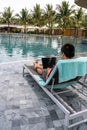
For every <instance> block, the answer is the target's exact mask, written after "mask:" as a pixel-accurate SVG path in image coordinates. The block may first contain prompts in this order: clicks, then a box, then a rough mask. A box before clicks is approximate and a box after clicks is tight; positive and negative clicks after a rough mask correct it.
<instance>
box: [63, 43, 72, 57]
mask: <svg viewBox="0 0 87 130" xmlns="http://www.w3.org/2000/svg"><path fill="white" fill-rule="evenodd" d="M61 53H64V54H65V56H66V57H68V58H73V57H74V56H75V47H74V45H72V44H70V43H66V44H64V45H63V46H62V48H61Z"/></svg>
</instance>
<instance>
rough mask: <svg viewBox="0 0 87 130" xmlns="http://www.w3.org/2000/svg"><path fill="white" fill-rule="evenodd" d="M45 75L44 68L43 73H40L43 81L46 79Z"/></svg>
mask: <svg viewBox="0 0 87 130" xmlns="http://www.w3.org/2000/svg"><path fill="white" fill-rule="evenodd" d="M46 75H47V70H46V69H45V70H43V73H42V75H41V78H42V79H43V80H44V81H46Z"/></svg>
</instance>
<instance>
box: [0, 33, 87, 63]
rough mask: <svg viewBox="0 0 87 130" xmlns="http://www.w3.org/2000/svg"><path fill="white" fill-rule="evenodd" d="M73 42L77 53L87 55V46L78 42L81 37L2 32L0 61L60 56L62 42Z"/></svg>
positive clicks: (0, 37) (0, 36)
mask: <svg viewBox="0 0 87 130" xmlns="http://www.w3.org/2000/svg"><path fill="white" fill-rule="evenodd" d="M66 42H69V43H73V44H74V45H75V48H76V54H79V55H83V54H84V55H87V46H86V45H82V44H78V43H80V42H81V39H75V38H72V37H63V38H62V39H61V37H51V36H39V35H24V36H23V35H22V34H15V35H13V34H1V35H0V63H3V62H10V61H11V62H12V61H20V60H34V59H36V58H37V57H42V56H52V55H56V56H60V48H61V46H62V43H66Z"/></svg>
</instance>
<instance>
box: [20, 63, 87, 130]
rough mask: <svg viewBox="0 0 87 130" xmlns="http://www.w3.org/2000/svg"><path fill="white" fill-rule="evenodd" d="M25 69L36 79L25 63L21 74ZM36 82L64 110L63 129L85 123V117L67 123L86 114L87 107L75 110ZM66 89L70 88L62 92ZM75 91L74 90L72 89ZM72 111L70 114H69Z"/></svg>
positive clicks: (86, 120)
mask: <svg viewBox="0 0 87 130" xmlns="http://www.w3.org/2000/svg"><path fill="white" fill-rule="evenodd" d="M25 70H26V71H27V72H28V73H29V74H30V76H31V77H32V78H33V79H34V80H35V81H36V79H35V78H34V76H33V74H32V73H31V71H30V70H29V69H28V67H27V66H26V65H24V66H23V76H24V75H25V73H26V72H25ZM86 77H87V75H86V76H85V78H86ZM36 83H37V84H38V85H39V86H40V87H41V88H42V89H43V90H44V92H46V94H47V95H48V96H49V97H50V98H51V99H52V101H53V102H54V103H55V104H56V105H57V106H58V107H59V108H60V109H61V110H62V111H63V112H64V114H65V120H64V126H65V127H64V129H65V130H68V129H69V128H72V127H74V126H77V125H79V124H82V123H85V122H87V119H83V120H81V121H79V122H76V123H74V124H69V121H70V120H72V119H75V118H77V117H80V116H83V115H85V114H87V109H85V110H81V111H79V112H76V111H75V110H74V109H73V108H72V107H71V106H69V105H68V104H67V103H66V102H65V101H64V100H63V99H62V98H61V97H60V96H59V93H57V94H56V93H52V92H51V91H49V90H48V89H47V88H46V87H43V86H42V85H40V84H39V83H38V82H37V81H36ZM67 91H72V90H66V91H63V92H62V93H65V92H67ZM74 91H76V90H74ZM71 113H72V114H71Z"/></svg>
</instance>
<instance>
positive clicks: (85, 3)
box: [75, 0, 87, 8]
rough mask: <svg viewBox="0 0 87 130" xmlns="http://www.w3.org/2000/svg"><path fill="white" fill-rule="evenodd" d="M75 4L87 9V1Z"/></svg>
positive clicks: (79, 1) (78, 0)
mask: <svg viewBox="0 0 87 130" xmlns="http://www.w3.org/2000/svg"><path fill="white" fill-rule="evenodd" d="M75 4H77V5H78V6H81V7H83V8H87V0H75Z"/></svg>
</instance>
